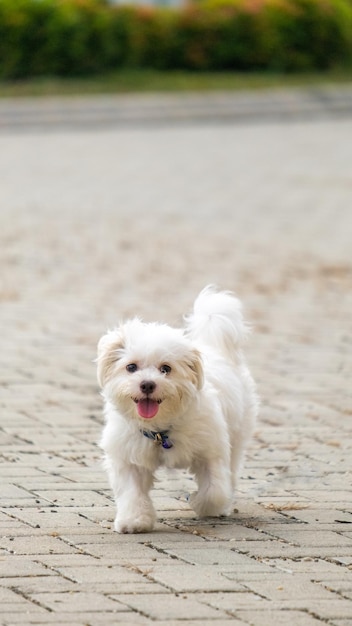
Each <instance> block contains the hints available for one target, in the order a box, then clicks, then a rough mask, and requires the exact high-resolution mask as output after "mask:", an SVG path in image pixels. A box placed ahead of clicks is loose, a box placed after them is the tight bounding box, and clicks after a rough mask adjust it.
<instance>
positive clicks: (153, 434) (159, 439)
mask: <svg viewBox="0 0 352 626" xmlns="http://www.w3.org/2000/svg"><path fill="white" fill-rule="evenodd" d="M141 433H142V435H144V436H145V437H147V438H148V439H151V440H152V441H154V443H156V444H157V445H158V446H161V447H162V448H164V450H169V449H170V448H172V446H173V443H171V441H169V431H168V430H160V431H158V432H157V431H155V430H141Z"/></svg>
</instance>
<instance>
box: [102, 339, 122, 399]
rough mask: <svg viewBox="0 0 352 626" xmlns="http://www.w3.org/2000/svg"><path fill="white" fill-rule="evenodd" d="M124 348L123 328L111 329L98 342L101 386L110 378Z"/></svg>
mask: <svg viewBox="0 0 352 626" xmlns="http://www.w3.org/2000/svg"><path fill="white" fill-rule="evenodd" d="M123 348H124V336H123V332H122V330H121V328H117V329H115V330H112V331H109V332H108V333H107V334H106V335H104V336H103V337H102V338H101V339H100V341H99V343H98V357H97V364H98V370H97V376H98V383H99V385H100V387H104V385H105V383H106V382H107V381H108V380H109V378H110V376H111V374H112V370H113V366H114V364H115V363H116V361H118V359H119V358H120V355H121V351H122V350H123Z"/></svg>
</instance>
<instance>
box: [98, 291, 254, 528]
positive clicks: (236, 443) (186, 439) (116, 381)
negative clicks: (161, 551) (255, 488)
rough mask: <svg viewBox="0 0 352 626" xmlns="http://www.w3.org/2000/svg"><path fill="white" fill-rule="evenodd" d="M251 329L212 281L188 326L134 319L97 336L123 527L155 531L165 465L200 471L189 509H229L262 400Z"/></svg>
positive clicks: (207, 512) (109, 458) (209, 512)
mask: <svg viewBox="0 0 352 626" xmlns="http://www.w3.org/2000/svg"><path fill="white" fill-rule="evenodd" d="M247 332H248V328H247V327H246V325H245V323H244V322H243V319H242V313H241V303H240V302H239V300H237V299H236V298H235V297H233V296H232V295H231V294H230V293H228V292H217V291H216V290H215V289H214V288H213V287H207V288H205V289H204V290H203V291H202V292H201V293H200V295H199V296H198V298H197V300H196V301H195V304H194V311H193V314H191V315H189V316H188V317H186V327H185V329H182V330H181V329H176V328H171V327H169V326H167V325H165V324H159V323H148V324H147V323H143V322H142V321H140V320H139V319H137V318H136V319H132V320H130V321H127V322H126V323H124V324H121V326H119V327H118V328H116V329H115V330H113V331H110V332H108V333H107V334H106V335H104V336H103V337H102V338H101V340H100V342H99V345H98V359H97V362H98V381H99V384H100V385H101V387H102V389H103V397H104V399H105V419H106V425H105V427H104V431H103V436H102V439H101V444H100V445H101V448H102V449H103V450H104V452H105V467H106V469H107V472H108V475H109V479H110V484H111V487H112V489H113V492H114V496H115V500H116V506H117V516H116V520H115V530H116V531H117V532H120V533H138V532H147V531H150V530H151V529H152V528H153V525H154V522H155V518H156V516H155V511H154V507H153V504H152V501H151V499H150V496H149V491H150V489H151V487H152V486H153V481H154V472H155V470H156V469H157V468H158V467H159V466H161V465H163V466H166V467H169V468H175V467H177V468H181V467H182V468H189V469H190V471H191V472H192V473H193V474H194V475H195V477H196V480H197V483H198V492H197V493H196V494H194V495H193V496H192V497H191V505H192V508H193V509H194V510H195V512H196V513H197V514H198V515H199V516H200V517H206V516H219V515H228V514H229V513H230V512H231V508H232V505H233V497H234V489H235V485H236V480H237V477H238V474H239V471H240V467H241V461H242V458H243V453H244V449H245V446H246V444H247V442H248V439H249V437H250V435H251V433H252V430H253V426H254V423H255V418H256V414H257V405H258V403H257V396H256V392H255V386H254V382H253V380H252V377H251V375H250V373H249V371H248V368H247V366H246V363H245V360H244V357H243V355H242V351H241V346H242V343H243V341H244V339H245V337H246V335H247Z"/></svg>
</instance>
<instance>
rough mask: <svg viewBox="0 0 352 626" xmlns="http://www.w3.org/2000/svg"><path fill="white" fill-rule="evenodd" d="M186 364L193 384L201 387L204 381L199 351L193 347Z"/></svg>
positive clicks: (198, 387)
mask: <svg viewBox="0 0 352 626" xmlns="http://www.w3.org/2000/svg"><path fill="white" fill-rule="evenodd" d="M188 365H189V368H190V370H191V372H192V375H193V379H192V382H193V384H194V385H195V387H197V389H201V388H202V387H203V383H204V374H203V363H202V358H201V356H200V352H199V351H198V350H196V349H195V348H193V349H192V351H191V354H190V359H189V361H188Z"/></svg>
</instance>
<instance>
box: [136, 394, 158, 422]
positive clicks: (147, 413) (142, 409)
mask: <svg viewBox="0 0 352 626" xmlns="http://www.w3.org/2000/svg"><path fill="white" fill-rule="evenodd" d="M137 408H138V413H139V415H140V416H141V417H144V418H145V419H150V418H151V417H154V415H156V414H157V412H158V411H159V405H158V403H157V402H156V401H155V400H150V399H149V398H144V399H143V400H139V401H138V404H137Z"/></svg>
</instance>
